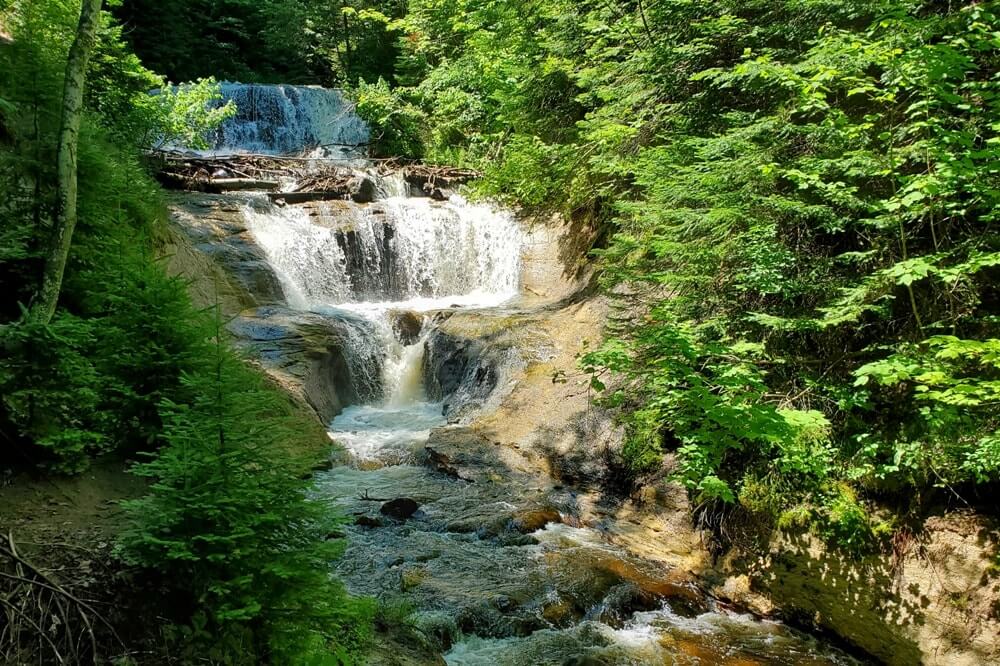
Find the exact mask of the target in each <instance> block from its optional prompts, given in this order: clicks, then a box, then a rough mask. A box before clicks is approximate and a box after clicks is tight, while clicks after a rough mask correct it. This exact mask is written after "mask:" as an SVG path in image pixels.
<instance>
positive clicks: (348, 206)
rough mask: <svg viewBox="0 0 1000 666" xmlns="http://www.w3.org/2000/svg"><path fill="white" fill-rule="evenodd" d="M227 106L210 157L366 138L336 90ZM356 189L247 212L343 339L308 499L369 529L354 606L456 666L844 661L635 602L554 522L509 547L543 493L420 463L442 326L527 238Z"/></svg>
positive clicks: (597, 557) (352, 574)
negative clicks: (399, 600) (333, 462)
mask: <svg viewBox="0 0 1000 666" xmlns="http://www.w3.org/2000/svg"><path fill="white" fill-rule="evenodd" d="M224 90H225V92H226V94H227V96H228V97H229V98H231V99H234V100H236V101H237V102H238V103H240V104H241V112H240V114H241V115H240V116H239V117H238V118H237V119H236V120H235V121H231V123H230V124H227V126H226V127H224V128H223V130H222V132H221V133H220V136H219V137H218V141H217V143H216V149H217V150H220V151H225V150H230V151H232V150H245V151H253V152H270V153H276V152H286V151H290V150H295V151H298V150H303V149H309V148H311V147H315V146H317V145H320V144H323V143H326V142H330V143H338V142H343V143H352V142H353V143H355V144H360V143H363V142H364V141H365V140H367V130H364V129H363V124H361V121H360V120H358V119H356V118H355V117H353V116H345V115H344V109H345V107H344V105H343V101H342V100H341V98H340V96H339V93H336V92H335V91H318V90H316V89H301V88H294V87H290V86H274V87H258V86H232V85H228V84H227V87H226V88H225V89H224ZM358 168H359V169H360V168H364V165H358ZM367 175H368V176H369V177H374V178H376V180H377V182H376V186H377V187H376V191H377V192H378V193H379V195H380V198H379V200H377V201H375V202H374V203H370V204H358V203H354V202H350V201H328V202H323V203H314V204H310V205H308V206H296V205H288V206H279V205H276V204H272V203H271V202H270V201H269V200H267V199H266V198H264V197H263V195H261V197H260V199H259V200H258V201H254V202H253V204H254V205H246V206H244V218H245V220H246V225H247V229H248V231H249V232H250V234H251V235H252V236H253V238H254V240H255V241H256V243H257V244H258V245H259V246H260V247H261V248H262V249H263V251H264V253H265V255H266V257H267V259H268V262H269V263H270V264H271V266H272V268H273V269H274V272H275V273H276V275H277V276H278V278H279V280H280V281H281V285H282V289H283V292H284V295H285V297H286V300H287V301H288V304H289V305H290V306H291V307H292V308H293V309H298V310H303V311H309V312H311V313H315V314H320V315H325V316H328V317H331V318H336V319H338V320H339V321H340V322H341V323H342V324H343V325H342V326H338V327H337V330H338V331H340V338H341V340H340V342H341V344H342V345H343V347H344V351H345V357H346V362H347V366H348V368H347V369H348V371H349V374H350V378H351V380H352V382H353V383H354V384H355V385H356V386H355V388H356V389H358V390H356V391H355V393H356V394H357V395H358V396H359V398H360V399H361V400H362V402H363V403H364V404H355V405H350V406H348V407H346V408H345V409H343V411H342V412H341V413H340V414H339V416H337V417H336V418H335V419H334V420H333V421H332V423H331V424H330V434H331V437H333V438H334V439H336V440H337V441H338V442H339V443H341V444H342V445H343V446H344V447H345V448H346V449H347V450H348V451H349V452H350V453H351V454H352V455H353V458H354V460H355V462H356V464H354V465H348V466H338V467H335V468H333V469H331V470H329V471H326V472H323V473H321V474H319V475H318V476H317V479H316V492H317V494H319V495H329V496H330V497H331V498H334V499H335V501H337V502H338V503H339V505H340V507H341V509H342V510H343V511H344V512H345V513H347V514H351V513H353V514H356V515H359V516H363V517H365V519H366V522H365V523H363V525H367V527H362V526H361V525H362V523H360V521H359V525H357V526H350V527H348V528H347V529H348V530H349V531H350V539H349V545H348V549H347V552H346V553H345V555H344V557H343V558H342V559H341V560H340V561H339V562H338V564H337V567H338V570H339V574H340V575H341V576H342V577H343V578H344V580H345V581H346V582H347V584H348V586H349V587H350V589H351V590H352V591H353V592H356V593H359V594H365V595H371V596H378V597H383V596H390V597H391V596H395V595H399V594H401V595H402V596H403V597H404V598H405V600H406V602H408V603H412V604H413V605H414V607H416V608H418V612H417V613H416V614H415V615H414V618H413V621H414V622H415V623H418V624H419V625H420V626H421V627H423V628H425V629H426V633H425V635H427V636H431V637H438V638H439V639H440V641H441V651H442V652H445V655H444V657H445V660H446V662H447V663H448V664H450V665H452V666H478V665H483V666H486V665H491V666H492V665H494V664H504V665H510V666H522V665H523V666H536V665H549V664H551V665H553V666H564V665H565V664H569V663H580V664H582V663H600V664H629V665H632V664H652V663H675V664H706V663H719V664H751V663H752V664H761V663H783V664H800V663H810V664H850V663H854V662H853V661H852V660H850V659H849V658H847V657H845V656H844V655H843V654H842V653H840V652H838V651H836V650H831V649H830V648H828V647H827V646H824V645H821V644H818V643H817V642H816V641H814V640H812V639H811V638H809V637H808V636H803V635H801V634H798V633H796V632H793V631H791V630H789V629H787V628H786V627H783V626H782V625H778V624H773V623H764V622H761V621H760V620H758V619H756V618H752V617H750V616H745V615H736V614H733V613H731V612H728V611H725V610H723V609H720V608H718V607H717V606H715V605H714V604H713V603H712V602H711V601H710V600H707V599H704V598H703V597H702V595H700V593H693V595H691V596H693V597H694V599H692V598H690V597H685V596H684V595H681V596H679V597H676V598H674V597H670V598H667V597H666V596H664V595H660V594H653V595H652V596H643V595H642V594H638V592H641V590H637V589H636V583H635V581H641V580H644V578H643V577H644V576H646V577H647V578H646V579H648V580H654V581H655V580H659V579H657V578H656V576H657V575H658V574H662V571H658V570H656V569H652V570H649V571H648V573H643V572H644V571H647V569H646V567H649V566H651V565H650V564H649V563H648V562H645V561H643V560H639V559H637V558H635V557H634V556H632V555H631V554H630V553H629V552H627V551H625V550H624V549H621V548H617V547H615V546H612V545H610V544H609V543H607V541H606V540H605V538H604V537H603V535H602V534H601V533H600V532H599V531H597V530H596V529H589V528H577V527H569V526H567V525H561V524H559V525H556V524H549V525H548V526H545V527H543V528H541V529H538V530H535V531H534V532H532V533H531V534H519V533H516V530H515V533H512V532H511V529H512V528H511V525H512V523H513V522H514V521H513V519H512V518H510V516H512V515H513V514H512V513H511V512H512V511H518V510H522V511H523V510H524V509H525V508H526V507H530V506H533V505H532V504H531V502H532V498H533V497H535V498H537V497H538V495H537V493H539V492H540V489H539V488H537V487H535V486H534V483H535V482H534V481H531V480H530V478H529V477H528V475H524V474H519V473H515V474H508V477H510V478H507V477H505V476H504V475H503V474H490V475H489V476H488V477H487V479H488V482H475V483H469V482H468V481H466V480H465V479H463V478H455V477H453V476H447V475H443V474H440V473H437V472H434V471H431V470H430V469H428V468H426V467H424V466H420V465H416V464H413V458H412V453H413V451H414V450H415V449H421V448H423V446H424V445H425V443H426V442H427V440H428V437H429V435H430V432H431V430H432V429H434V428H437V427H439V426H442V425H444V421H445V419H444V416H443V415H442V405H441V404H439V403H434V402H430V401H429V400H428V398H427V395H426V391H425V388H424V386H423V381H422V377H423V373H422V372H421V370H422V367H421V366H422V364H423V362H424V359H423V354H424V349H425V341H426V340H427V339H428V335H429V334H430V333H431V331H432V329H433V327H434V325H435V324H434V321H435V313H436V311H440V310H451V309H454V308H463V309H467V310H468V309H472V310H476V309H479V308H483V309H485V308H495V307H497V306H500V305H502V304H504V303H505V302H506V301H508V300H510V299H512V298H514V297H516V296H517V294H518V289H519V281H520V271H521V265H520V263H521V262H520V256H521V250H522V245H523V244H524V242H525V241H524V236H523V234H522V231H521V229H520V228H519V226H518V224H517V223H516V221H515V220H514V218H513V217H512V216H511V215H510V214H509V213H506V212H503V211H498V210H495V209H493V208H491V207H489V206H484V205H472V204H470V203H468V202H466V201H464V200H462V199H461V198H459V197H452V198H451V199H450V200H448V201H444V202H437V201H431V200H430V199H427V198H410V197H409V194H410V192H411V187H410V186H409V184H408V183H407V182H406V180H405V179H404V178H403V177H402V176H400V175H398V174H397V175H394V176H389V177H377V176H375V175H374V174H372V173H370V172H367ZM243 201H244V202H245V201H246V200H245V199H243ZM482 314H484V315H485V314H486V313H485V311H484V312H483V313H482ZM310 316H314V315H310ZM489 444H490V445H491V446H492V445H493V444H500V442H496V441H492V440H491V441H489ZM559 488H560V490H559V491H558V493H559V494H558V495H553V496H551V497H550V500H551V501H553V502H554V503H555V505H558V506H567V507H571V506H573V505H574V503H575V502H577V500H578V497H577V495H576V493H575V491H574V490H573V489H572V488H565V489H562V488H561V486H560V487H559ZM379 496H381V497H379ZM400 497H408V498H416V500H417V501H418V503H419V504H420V512H419V513H418V514H415V516H414V517H413V519H412V520H410V521H407V522H405V523H399V522H395V521H393V520H390V519H386V520H385V521H383V519H382V517H381V516H380V515H378V514H377V513H376V515H374V516H373V515H372V511H371V507H372V505H371V504H370V503H371V502H373V501H383V500H385V499H387V498H400ZM376 507H377V505H376ZM382 508H383V509H384V508H385V506H383V507H382ZM621 571H632V572H633V574H632V577H631V578H627V577H623V576H622V575H620V574H619V573H618V572H621ZM637 603H638V604H639V606H637V605H636V604H637ZM414 663H416V662H414Z"/></svg>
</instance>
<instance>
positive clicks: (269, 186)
mask: <svg viewBox="0 0 1000 666" xmlns="http://www.w3.org/2000/svg"><path fill="white" fill-rule="evenodd" d="M208 184H209V186H210V187H213V188H217V189H218V190H219V191H221V192H232V191H235V190H276V189H278V188H279V187H280V186H281V183H279V182H278V181H276V180H259V179H257V178H212V179H211V180H209V181H208Z"/></svg>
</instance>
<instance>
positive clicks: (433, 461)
mask: <svg viewBox="0 0 1000 666" xmlns="http://www.w3.org/2000/svg"><path fill="white" fill-rule="evenodd" d="M424 453H425V454H426V456H427V457H426V464H427V466H428V467H430V468H431V469H433V470H435V471H437V472H440V473H441V474H447V475H448V476H453V477H455V478H456V479H462V480H463V481H468V479H465V478H463V477H462V475H461V474H459V473H458V468H457V467H455V465H454V464H452V460H451V457H450V456H448V455H447V454H445V453H441V452H440V451H437V450H435V449H433V448H432V447H430V446H426V447H424ZM456 531H459V530H456Z"/></svg>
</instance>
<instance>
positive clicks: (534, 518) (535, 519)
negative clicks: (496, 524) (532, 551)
mask: <svg viewBox="0 0 1000 666" xmlns="http://www.w3.org/2000/svg"><path fill="white" fill-rule="evenodd" d="M511 522H512V524H513V527H514V529H516V530H517V531H518V532H521V533H522V534H530V533H531V532H537V531H538V530H540V529H542V528H543V527H545V526H546V525H548V524H549V523H561V522H562V515H561V514H560V513H559V512H558V511H557V510H555V509H553V508H551V507H545V508H541V509H528V510H527V511H521V512H520V513H518V514H516V515H515V516H514V520H513V521H511Z"/></svg>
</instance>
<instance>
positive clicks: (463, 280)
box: [244, 179, 524, 463]
mask: <svg viewBox="0 0 1000 666" xmlns="http://www.w3.org/2000/svg"><path fill="white" fill-rule="evenodd" d="M396 180H400V179H396ZM404 186H405V182H402V181H400V182H396V181H395V180H393V179H384V180H382V181H381V182H380V187H379V189H380V191H382V192H385V193H391V194H399V193H400V192H402V191H403V190H404V189H405V187H404ZM310 213H311V214H310ZM244 217H245V219H246V221H247V228H248V230H249V231H250V233H251V234H252V235H253V237H254V239H255V240H256V242H257V244H258V245H259V246H260V247H261V248H262V249H263V250H264V252H265V254H266V255H267V259H268V263H269V264H270V265H271V266H272V268H273V269H274V270H275V272H276V274H277V275H278V278H279V280H280V281H281V284H282V288H283V291H284V293H285V297H286V299H287V301H288V303H289V305H290V306H292V307H293V308H296V309H300V310H309V311H312V312H318V313H322V314H326V315H329V316H331V317H335V318H339V319H351V318H356V317H361V318H363V319H364V320H366V321H367V322H368V323H369V324H370V325H369V326H367V327H365V329H361V328H359V327H353V328H351V330H350V331H349V335H347V336H345V343H346V345H347V346H348V347H350V349H349V357H350V358H351V359H354V360H358V359H361V360H364V359H371V358H381V359H382V363H381V366H380V370H379V372H380V374H381V376H380V377H378V378H373V377H371V376H370V375H371V374H372V373H374V372H375V370H368V371H367V372H366V370H365V369H364V368H352V372H353V374H355V375H356V376H359V377H367V378H368V381H370V380H371V379H375V381H374V382H373V383H375V384H380V385H381V389H382V390H381V395H382V400H381V401H378V402H377V403H376V404H372V405H363V406H353V407H350V408H348V409H346V410H344V412H343V413H341V414H340V415H339V416H338V417H337V418H335V419H334V421H333V422H332V423H331V424H330V435H331V437H333V438H334V439H335V440H336V441H338V442H340V443H341V444H343V445H344V446H345V447H346V448H347V450H348V451H349V452H350V453H351V454H352V455H353V456H354V457H355V458H356V459H357V460H359V461H368V460H379V461H381V462H385V463H389V462H398V461H400V460H404V459H406V457H407V452H408V451H409V449H411V448H413V446H414V445H415V444H417V443H419V442H420V441H423V440H426V438H427V436H428V434H429V431H430V428H431V427H433V426H437V425H442V424H443V423H444V419H443V417H442V416H441V412H442V406H441V405H440V404H436V403H428V402H427V401H426V395H425V392H424V386H423V352H424V339H425V336H426V334H427V333H428V332H429V331H428V330H427V326H426V319H427V318H426V317H423V320H424V322H425V325H424V327H423V330H422V331H421V334H420V335H418V336H417V339H416V340H412V339H404V340H401V339H400V336H399V335H398V333H397V332H396V331H395V330H394V327H393V321H394V318H396V317H398V316H399V315H400V314H401V313H410V315H408V316H411V317H412V316H414V314H415V313H417V314H416V316H421V317H422V315H420V314H419V313H425V312H431V311H435V310H443V309H449V308H453V307H462V308H482V307H490V306H496V305H499V304H501V303H503V302H505V301H507V300H509V299H511V298H512V297H514V296H516V295H517V292H518V285H519V280H520V269H521V263H520V257H521V247H522V244H523V242H524V240H523V234H522V232H521V230H520V228H519V227H518V225H517V223H516V222H515V221H514V219H513V216H512V215H511V214H510V213H507V212H502V211H498V210H496V209H494V208H492V207H490V206H486V205H473V204H470V203H468V202H467V201H465V200H464V199H462V198H461V197H457V196H455V197H452V198H451V199H450V200H448V201H445V202H435V201H431V200H430V199H426V198H408V197H405V196H391V197H389V198H387V199H384V200H381V201H379V202H377V203H375V204H368V205H362V204H355V203H353V202H348V201H343V202H341V201H336V202H326V203H322V204H318V205H316V206H313V207H310V208H305V207H298V206H284V207H279V206H276V205H273V204H270V203H268V202H266V201H264V200H263V199H261V200H260V201H259V202H257V205H252V206H251V205H248V206H245V207H244ZM362 330H367V331H373V332H374V334H373V335H372V334H367V335H366V334H361V333H360V331H362ZM407 342H408V343H409V344H406V343H407Z"/></svg>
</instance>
